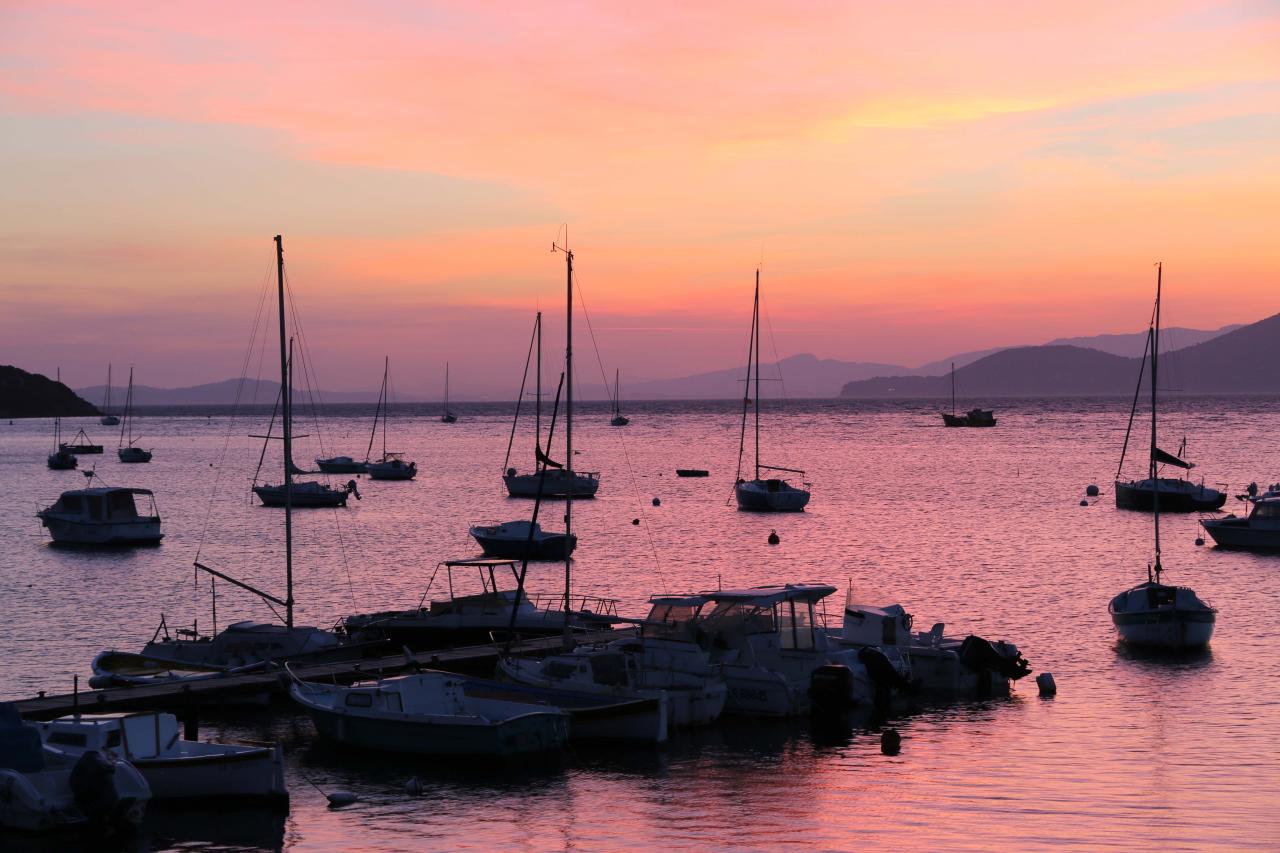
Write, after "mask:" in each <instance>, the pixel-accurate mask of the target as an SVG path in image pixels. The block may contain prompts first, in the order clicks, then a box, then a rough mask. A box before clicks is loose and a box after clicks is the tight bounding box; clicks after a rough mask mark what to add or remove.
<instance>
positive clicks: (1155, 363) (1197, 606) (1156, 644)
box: [1107, 264, 1217, 651]
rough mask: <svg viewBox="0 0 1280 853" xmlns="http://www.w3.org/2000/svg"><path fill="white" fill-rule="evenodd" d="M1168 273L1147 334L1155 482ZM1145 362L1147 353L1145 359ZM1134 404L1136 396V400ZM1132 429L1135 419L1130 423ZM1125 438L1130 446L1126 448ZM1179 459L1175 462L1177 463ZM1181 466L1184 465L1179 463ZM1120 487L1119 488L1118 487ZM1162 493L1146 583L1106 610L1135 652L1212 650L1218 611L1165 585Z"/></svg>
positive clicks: (1157, 493)
mask: <svg viewBox="0 0 1280 853" xmlns="http://www.w3.org/2000/svg"><path fill="white" fill-rule="evenodd" d="M1163 273H1164V267H1163V265H1162V264H1157V265H1156V304H1155V309H1154V310H1153V312H1152V316H1151V326H1150V327H1149V329H1148V331H1147V347H1148V349H1149V350H1150V353H1151V452H1150V455H1149V456H1148V462H1147V470H1148V472H1149V479H1150V480H1151V481H1155V480H1156V472H1157V466H1158V465H1159V464H1160V463H1161V462H1165V461H1168V458H1169V457H1171V456H1172V455H1171V454H1168V453H1165V452H1164V451H1162V450H1160V448H1159V446H1158V445H1157V443H1156V409H1157V405H1156V402H1157V394H1156V389H1157V388H1158V387H1159V383H1158V379H1159V364H1160V290H1161V279H1162V277H1163ZM1144 361H1145V353H1144ZM1135 398H1136V394H1135ZM1130 422H1131V423H1132V418H1131V419H1130ZM1127 443H1128V442H1127V436H1126V445H1127ZM1174 458H1176V457H1174ZM1179 461H1181V460H1179ZM1116 485H1117V486H1118V485H1119V483H1117V484H1116ZM1163 503H1164V489H1162V488H1157V489H1153V490H1152V494H1151V511H1152V518H1153V522H1152V533H1153V536H1154V541H1155V552H1154V559H1153V561H1152V562H1151V563H1149V564H1148V565H1147V580H1146V582H1145V583H1140V584H1138V585H1137V586H1135V587H1132V588H1130V589H1127V590H1125V591H1124V592H1122V593H1120V594H1119V595H1117V596H1115V597H1114V598H1112V599H1111V603H1110V604H1109V605H1108V606H1107V610H1108V612H1109V613H1110V614H1111V622H1112V624H1113V625H1115V628H1116V632H1117V633H1118V634H1119V636H1120V639H1121V640H1122V641H1123V642H1125V643H1127V644H1129V645H1132V646H1140V647H1148V648H1155V649H1161V650H1166V651H1184V650H1187V649H1196V648H1200V647H1202V646H1204V645H1206V644H1208V642H1209V639H1210V638H1211V637H1212V636H1213V626H1214V623H1215V622H1216V621H1217V611H1216V610H1215V609H1214V608H1212V607H1210V606H1209V605H1208V604H1205V603H1204V602H1203V601H1201V600H1200V598H1199V596H1197V595H1196V594H1195V592H1194V591H1193V590H1191V589H1190V588H1189V587H1184V586H1169V585H1168V584H1165V583H1162V582H1161V575H1162V573H1163V572H1164V566H1163V564H1162V563H1161V559H1160V556H1161V555H1160V511H1161V509H1162V508H1163Z"/></svg>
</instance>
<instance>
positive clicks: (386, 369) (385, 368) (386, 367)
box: [382, 355, 391, 462]
mask: <svg viewBox="0 0 1280 853" xmlns="http://www.w3.org/2000/svg"><path fill="white" fill-rule="evenodd" d="M390 373H391V356H389V355H384V356H383V357H382V396H383V398H384V399H385V400H386V402H385V403H383V404H382V461H383V462H385V461H387V409H389V408H391V396H390V395H389V394H388V393H387V376H388V375H389V374H390Z"/></svg>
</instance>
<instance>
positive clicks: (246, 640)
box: [94, 236, 370, 686]
mask: <svg viewBox="0 0 1280 853" xmlns="http://www.w3.org/2000/svg"><path fill="white" fill-rule="evenodd" d="M275 243H276V283H277V296H278V304H279V314H280V318H279V321H280V378H281V382H280V385H281V390H282V398H283V401H284V403H285V417H284V430H283V433H284V434H283V439H284V453H283V458H282V462H283V469H284V483H283V485H282V486H280V487H279V488H280V491H281V493H282V494H281V498H282V506H283V507H284V573H285V597H284V598H280V597H279V596H276V595H272V594H271V593H269V592H266V591H264V590H261V589H258V588H257V587H255V586H252V585H250V584H247V583H245V582H244V581H241V580H237V579H236V578H234V577H231V576H230V575H227V574H225V573H223V572H220V571H218V570H216V569H213V568H211V567H209V566H207V565H205V564H204V563H201V562H200V560H199V556H198V555H197V558H196V560H195V561H194V562H193V565H194V566H195V568H196V570H197V571H199V572H204V573H205V574H206V575H208V576H209V578H210V581H209V583H210V588H211V590H212V591H213V592H214V594H213V596H212V600H213V605H214V611H213V633H212V635H209V634H205V633H203V632H201V631H200V630H199V626H198V624H197V625H193V626H192V627H191V628H190V629H180V630H177V631H176V632H174V633H173V634H170V632H169V627H168V625H167V623H166V621H165V618H164V615H163V614H162V615H161V617H160V624H159V626H158V627H157V628H156V630H155V633H154V634H152V637H151V641H150V642H148V643H147V644H146V645H145V646H144V647H143V649H142V652H141V653H132V652H123V651H118V650H110V651H107V652H103V653H101V654H99V655H98V656H97V657H96V658H95V659H94V673H95V676H94V677H95V682H96V683H95V684H94V686H107V685H109V684H147V683H155V682H168V681H183V680H188V679H198V678H211V677H218V676H219V675H220V674H221V673H224V672H235V671H245V670H247V669H255V668H263V667H265V666H267V665H271V664H275V663H280V662H283V661H287V660H295V659H305V660H311V661H316V662H319V661H325V660H339V659H347V658H352V657H360V656H361V655H362V654H364V653H365V652H366V651H369V650H370V648H369V645H367V644H366V645H361V644H355V643H349V642H347V638H346V636H345V634H344V635H343V636H341V637H340V636H338V634H336V633H335V632H333V631H324V630H321V629H319V628H315V627H310V626H300V625H295V624H294V607H295V600H294V597H293V509H294V507H295V506H297V505H298V504H297V502H296V500H295V499H296V498H297V497H298V496H299V495H298V492H299V486H301V487H303V488H302V489H301V492H302V497H303V498H304V499H305V497H306V495H307V492H306V490H305V487H306V486H307V485H309V484H305V483H303V484H299V483H294V482H293V473H294V470H295V468H294V466H293V464H292V461H291V460H292V446H293V444H292V442H293V430H292V426H291V418H290V417H289V408H290V404H289V396H290V395H289V394H288V392H287V388H288V386H289V361H290V358H289V354H288V348H287V345H286V337H285V294H284V250H283V247H282V241H281V238H280V237H279V236H277V237H276V238H275ZM219 580H221V581H223V582H225V583H230V584H231V585H233V586H235V587H237V588H239V589H243V590H245V591H247V592H250V593H252V594H254V595H256V596H258V597H259V598H261V599H262V600H263V601H264V602H266V603H267V604H268V606H270V605H275V606H277V607H280V608H282V609H283V610H284V624H283V625H277V624H271V623H260V622H252V621H241V622H236V623H234V624H232V625H230V626H228V627H227V628H226V629H225V630H223V631H221V632H219V631H218V624H217V596H216V587H215V585H216V583H217V581H219Z"/></svg>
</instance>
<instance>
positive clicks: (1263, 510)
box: [1200, 495, 1280, 551]
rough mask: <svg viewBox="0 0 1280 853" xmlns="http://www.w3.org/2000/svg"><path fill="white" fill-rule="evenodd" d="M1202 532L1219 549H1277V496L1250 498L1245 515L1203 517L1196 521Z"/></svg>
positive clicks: (1279, 501)
mask: <svg viewBox="0 0 1280 853" xmlns="http://www.w3.org/2000/svg"><path fill="white" fill-rule="evenodd" d="M1200 524H1201V526H1202V527H1204V529H1205V532H1206V533H1208V534H1209V535H1210V536H1212V537H1213V541H1214V542H1216V543H1217V544H1218V546H1219V547H1222V548H1237V549H1239V550H1242V551H1275V550H1280V495H1276V496H1274V497H1261V498H1258V499H1256V500H1254V501H1253V508H1252V509H1251V510H1250V511H1249V514H1248V516H1246V517H1244V518H1237V517H1236V516H1235V514H1234V513H1233V514H1231V515H1228V516H1226V517H1225V518H1206V519H1204V520H1203V521H1201V522H1200Z"/></svg>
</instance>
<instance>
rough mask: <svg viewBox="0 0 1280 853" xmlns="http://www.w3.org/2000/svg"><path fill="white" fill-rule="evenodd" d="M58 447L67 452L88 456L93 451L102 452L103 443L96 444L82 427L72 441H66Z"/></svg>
mask: <svg viewBox="0 0 1280 853" xmlns="http://www.w3.org/2000/svg"><path fill="white" fill-rule="evenodd" d="M58 449H59V450H61V451H64V452H66V453H74V454H75V455H77V456H86V455H89V454H93V453H101V452H102V445H101V444H94V443H93V442H92V441H91V440H90V439H89V436H87V435H86V434H85V431H84V429H83V428H81V429H80V430H79V431H78V432H77V433H76V435H75V438H73V439H71V440H70V441H64V442H62V443H61V444H59V445H58Z"/></svg>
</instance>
